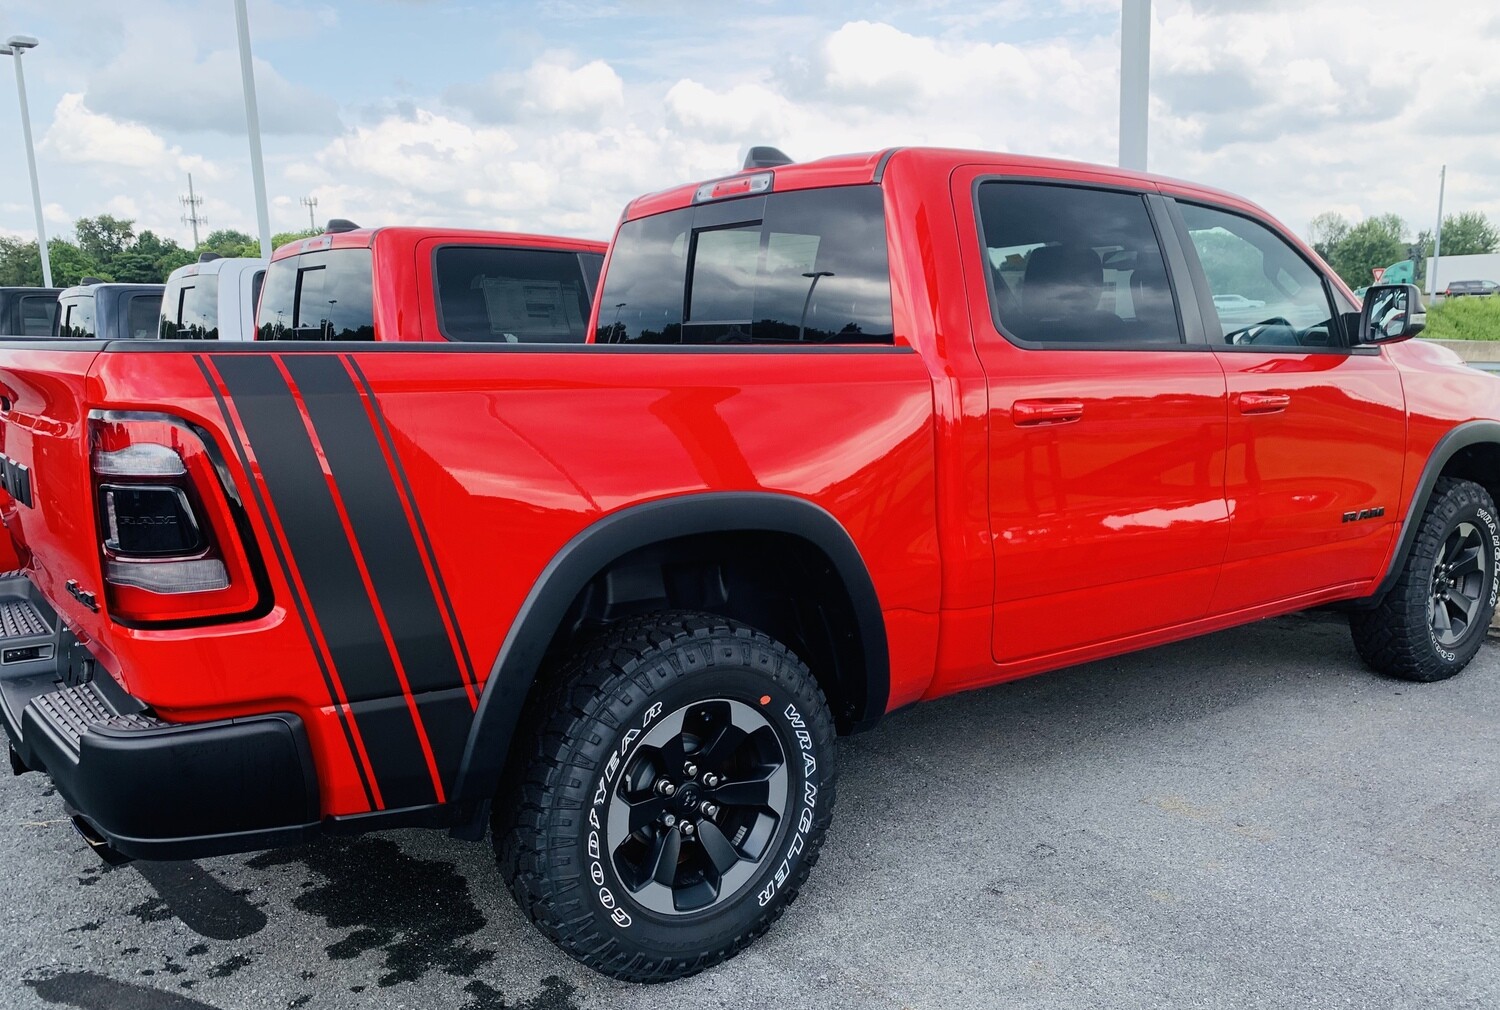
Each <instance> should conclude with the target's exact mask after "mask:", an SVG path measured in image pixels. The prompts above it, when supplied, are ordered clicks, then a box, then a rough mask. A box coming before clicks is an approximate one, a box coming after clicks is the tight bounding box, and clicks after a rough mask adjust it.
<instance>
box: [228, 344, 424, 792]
mask: <svg viewBox="0 0 1500 1010" xmlns="http://www.w3.org/2000/svg"><path fill="white" fill-rule="evenodd" d="M213 360H214V365H215V366H216V367H217V368H218V369H219V374H220V375H222V376H223V377H224V384H225V386H227V387H228V389H229V395H230V398H231V399H233V400H234V405H235V408H236V409H237V410H238V411H239V414H240V419H241V421H243V422H244V425H245V432H246V435H247V436H248V437H249V440H250V446H251V448H252V449H253V450H254V451H255V458H256V462H257V463H258V464H259V466H260V472H261V476H262V478H263V479H264V480H265V482H266V487H267V488H268V489H269V491H270V496H271V502H272V504H273V505H275V507H276V511H277V512H278V513H279V514H280V516H281V528H282V530H283V531H284V532H285V534H286V539H287V543H288V545H289V546H290V548H291V552H292V557H293V558H295V559H296V562H297V569H298V571H299V572H300V573H301V575H302V584H303V585H304V586H306V588H307V595H308V599H309V601H310V602H311V604H312V609H313V613H314V615H316V617H317V619H318V624H319V626H320V627H321V628H322V629H323V638H324V640H325V641H326V642H327V643H328V651H329V653H330V654H331V655H332V657H333V665H334V669H335V670H336V671H337V672H338V676H339V680H340V681H341V682H342V684H343V686H344V696H345V697H346V698H348V699H349V701H350V703H351V707H352V708H353V709H354V713H355V715H354V722H355V725H356V726H358V727H359V731H360V736H361V737H362V738H363V739H364V744H365V753H367V754H368V755H369V756H370V765H371V767H372V768H373V769H374V771H375V781H376V782H377V783H378V784H379V786H380V793H381V796H382V798H383V799H384V800H385V805H386V806H387V807H403V806H414V805H417V804H421V803H432V802H434V801H435V800H436V798H437V796H436V791H435V790H434V789H433V785H432V778H431V776H430V774H429V773H428V770H427V759H426V756H425V755H424V754H423V753H422V745H421V741H420V740H419V739H418V736H417V727H416V723H415V722H414V720H413V719H412V717H411V715H410V713H409V712H407V711H406V708H405V700H404V698H403V697H402V696H403V694H404V692H403V691H402V688H401V682H400V679H399V678H398V677H397V675H396V667H395V664H394V663H393V662H392V660H391V654H390V652H389V651H388V650H387V649H386V645H385V638H384V636H383V635H382V634H381V632H380V625H379V623H378V622H377V621H376V619H375V611H374V608H373V607H372V605H371V603H370V599H369V596H368V595H367V594H366V593H364V592H363V591H362V587H363V579H362V578H361V576H360V573H359V567H358V565H357V563H356V562H355V559H354V552H353V550H352V548H351V547H350V544H349V537H348V534H347V533H346V532H345V529H344V524H343V522H342V521H341V520H340V519H339V514H338V509H337V508H336V506H335V505H334V501H333V495H332V493H331V492H330V491H329V489H328V482H327V479H326V478H325V477H324V475H323V468H322V465H321V464H320V463H319V461H318V457H317V454H316V452H315V451H314V450H313V445H312V440H311V439H310V438H309V437H308V434H307V429H306V427H305V426H304V425H303V422H302V415H301V413H300V411H298V409H297V404H296V402H295V401H294V400H293V398H292V392H291V389H290V387H289V386H288V385H287V382H286V379H285V378H284V377H283V376H282V374H281V372H280V370H279V369H278V368H277V367H276V361H275V359H274V358H273V357H272V355H270V354H258V355H223V356H221V355H217V354H216V355H214V356H213ZM330 360H333V359H330ZM392 699H394V700H396V701H399V702H400V703H401V704H400V706H399V708H400V711H401V712H402V715H401V716H399V717H397V716H386V715H382V716H381V717H380V718H379V719H378V720H375V721H373V722H371V721H368V720H367V716H366V715H365V714H361V713H362V712H365V713H368V712H375V711H379V712H386V711H394V710H395V709H394V708H392V707H391V706H384V705H381V706H373V707H372V706H371V705H369V704H365V705H360V704H358V703H361V702H365V703H369V702H374V701H376V700H380V701H386V700H392Z"/></svg>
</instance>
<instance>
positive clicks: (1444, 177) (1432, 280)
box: [1427, 165, 1448, 298]
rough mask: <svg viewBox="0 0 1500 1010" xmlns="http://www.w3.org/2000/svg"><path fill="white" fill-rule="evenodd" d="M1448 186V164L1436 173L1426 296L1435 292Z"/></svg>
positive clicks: (1430, 295) (1441, 248)
mask: <svg viewBox="0 0 1500 1010" xmlns="http://www.w3.org/2000/svg"><path fill="white" fill-rule="evenodd" d="M1447 188H1448V166H1447V165H1444V166H1443V170H1442V171H1441V172H1439V173H1438V220H1437V231H1435V232H1433V233H1432V269H1431V270H1429V271H1428V272H1427V297H1429V298H1431V297H1432V296H1433V295H1435V294H1437V272H1438V257H1439V256H1441V255H1443V194H1444V191H1445V190H1446V189H1447Z"/></svg>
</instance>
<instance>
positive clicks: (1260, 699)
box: [0, 616, 1500, 1010]
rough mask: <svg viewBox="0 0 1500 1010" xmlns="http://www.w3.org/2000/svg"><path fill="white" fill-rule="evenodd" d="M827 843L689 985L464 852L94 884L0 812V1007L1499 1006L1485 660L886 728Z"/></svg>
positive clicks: (1026, 705)
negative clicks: (646, 973) (608, 973)
mask: <svg viewBox="0 0 1500 1010" xmlns="http://www.w3.org/2000/svg"><path fill="white" fill-rule="evenodd" d="M841 760H842V763H843V771H842V778H841V781H840V787H839V799H838V803H839V807H838V813H837V816H836V817H835V821H834V828H833V833H832V836H831V839H830V844H829V845H828V847H827V848H826V849H825V851H824V855H823V859H822V861H821V863H820V864H819V866H818V867H817V869H816V870H815V871H814V873H813V876H812V880H811V881H810V884H809V886H808V887H807V889H806V890H805V891H804V892H803V894H802V896H801V897H800V898H799V899H798V901H797V903H796V904H795V905H794V906H793V907H792V909H791V911H790V912H789V913H788V915H787V916H786V917H785V918H784V919H783V920H782V922H781V923H780V924H779V925H778V926H777V927H776V928H775V929H773V930H772V932H771V934H770V935H769V936H767V937H766V938H765V939H763V940H762V941H761V942H760V943H758V944H757V945H755V946H754V947H752V948H751V949H750V950H749V951H748V952H746V953H745V954H742V955H741V956H740V957H739V958H737V959H735V960H733V961H731V962H729V963H728V964H727V965H725V966H723V967H721V968H719V969H717V970H715V971H711V972H708V973H706V974H704V975H701V976H699V977H698V978H695V979H690V980H687V981H685V982H680V983H674V984H671V985H667V986H655V987H649V988H646V987H633V986H629V985H624V984H620V983H615V982H612V981H610V980H607V979H603V978H600V977H599V976H596V975H593V974H592V973H590V972H588V971H586V970H584V969H582V968H580V967H578V966H577V965H575V964H574V963H573V962H572V961H570V960H568V959H567V958H565V957H564V956H563V955H561V954H560V953H558V952H557V951H556V950H554V949H553V948H552V947H551V946H550V945H549V944H548V943H547V942H546V941H545V940H543V939H542V938H541V936H540V935H539V934H538V933H536V932H535V931H534V930H533V929H532V928H531V927H530V926H529V925H528V924H527V923H526V922H524V921H523V920H522V919H521V917H520V914H519V913H518V912H517V911H516V909H515V906H514V905H513V904H512V902H511V900H510V897H509V894H508V893H507V892H505V891H504V890H502V889H501V887H500V886H499V883H498V880H497V877H496V874H495V871H494V865H493V862H492V858H491V856H490V851H489V847H488V845H487V844H485V845H475V844H471V843H464V842H458V841H453V840H450V839H449V838H447V837H446V836H445V835H442V834H439V833H424V832H419V831H399V832H390V833H385V834H380V835H372V836H366V837H363V838H356V839H349V840H340V841H336V842H329V843H326V844H322V845H317V846H313V847H309V848H306V849H301V850H292V851H285V852H273V853H262V854H259V855H252V856H232V857H225V858H219V859H206V860H203V861H201V862H197V863H171V864H165V863H159V864H135V865H131V866H126V867H122V868H118V869H106V868H105V867H104V866H103V865H102V864H100V863H99V861H98V860H97V859H95V858H94V857H93V856H92V855H90V854H89V853H87V852H86V851H85V850H84V848H83V846H82V844H81V842H80V841H79V840H78V839H77V838H76V837H75V836H74V834H73V831H72V829H71V828H70V827H69V826H68V824H67V822H66V821H65V820H63V819H62V818H63V812H62V805H61V802H60V800H59V798H58V797H56V796H55V795H54V794H53V793H52V791H51V790H50V789H49V788H48V787H47V783H46V781H45V780H44V779H43V778H41V777H40V776H37V775H28V776H24V777H22V778H18V779H6V780H4V781H3V784H0V859H3V861H4V872H3V873H0V993H3V997H0V1005H3V1006H4V1007H6V1008H10V1007H18V1008H40V1007H52V1006H64V1007H78V1008H85V1010H148V1008H149V1010H202V1008H204V1007H211V1008H219V1010H231V1008H234V1010H237V1008H242V1007H246V1008H248V1007H256V1008H261V1007H268V1008H270V1007H274V1008H278V1010H279V1008H303V1007H305V1008H307V1010H317V1008H331V1007H361V1008H363V1007H378V1008H395V1007H413V1008H415V1007H421V1008H423V1010H435V1008H439V1007H441V1008H454V1010H498V1008H501V1007H511V1008H530V1010H572V1008H585V1007H606V1006H608V1007H620V1008H635V1007H640V1008H646V1007H650V1008H653V1010H666V1008H676V1007H684V1008H685V1007H718V1006H725V1007H731V1006H732V1007H745V1006H751V1007H818V1008H835V1007H861V1008H864V1007H874V1008H887V1007H889V1008H905V1007H911V1008H917V1007H924V1008H925V1007H934V1008H937V1007H941V1008H944V1010H951V1008H961V1010H962V1008H969V1007H992V1006H993V1007H1001V1006H1004V1007H1012V1006H1014V1007H1059V1008H1061V1007H1067V1008H1076V1007H1092V1006H1106V1007H1150V1008H1161V1007H1195V1008H1199V1007H1234V1008H1246V1007H1299V1008H1301V1007H1312V1006H1316V1007H1344V1006H1347V1007H1361V1008H1369V1007H1402V1008H1411V1007H1442V1008H1445V1010H1446V1008H1460V1007H1476V1008H1477V1007H1496V1006H1500V648H1497V647H1496V645H1495V644H1487V645H1486V646H1485V647H1484V649H1483V650H1482V651H1481V652H1480V655H1479V658H1478V659H1477V660H1476V661H1475V662H1474V664H1473V665H1472V666H1471V667H1470V668H1469V670H1468V671H1467V672H1466V673H1465V674H1464V675H1463V676H1461V677H1459V678H1458V679H1456V680H1454V681H1450V682H1448V683H1445V684H1436V685H1410V684H1403V683H1398V682H1394V681H1388V680H1382V679H1380V678H1378V677H1376V676H1374V675H1372V674H1370V673H1368V672H1366V671H1365V670H1364V669H1363V668H1362V667H1361V666H1360V665H1359V662H1358V660H1357V659H1356V658H1355V656H1354V653H1353V650H1352V648H1351V647H1350V646H1349V644H1348V635H1347V631H1346V630H1345V628H1344V625H1343V623H1342V622H1341V621H1339V620H1338V619H1336V618H1330V617H1322V616H1318V617H1313V616H1296V617H1289V618H1283V619H1280V620H1275V621H1268V622H1264V623H1261V624H1257V625H1254V626H1251V627H1248V628H1242V629H1238V630H1234V631H1229V632H1224V633H1221V634H1218V635H1214V636H1212V637H1209V638H1205V639H1200V640H1198V641H1195V642H1189V643H1183V644H1179V645H1174V646H1168V647H1164V648H1159V649H1154V650H1151V651H1149V652H1144V653H1139V654H1137V655H1134V656H1129V657H1124V658H1122V659H1117V660H1110V661H1107V662H1101V663H1095V664H1092V665H1089V666H1086V667H1079V668H1076V669H1072V670H1068V671H1064V672H1061V673H1057V674H1052V675H1049V676H1045V677H1040V678H1034V679H1031V680H1028V681H1022V682H1019V683H1016V684H1011V685H1006V686H1002V687H999V688H994V689H991V690H987V691H983V692H979V693H977V694H971V695H967V696H963V697H959V698H954V699H949V700H945V701H941V702H936V703H933V704H930V705H926V706H921V707H918V708H915V709H912V710H909V711H907V712H903V713H900V714H898V715H897V716H895V717H893V718H892V719H890V720H889V721H888V722H887V723H886V724H885V725H884V726H883V727H881V728H880V729H878V730H876V731H875V732H874V733H871V734H868V735H866V736H864V737H860V738H858V739H855V740H852V741H849V742H848V743H847V745H846V746H845V747H844V749H843V751H842V753H841Z"/></svg>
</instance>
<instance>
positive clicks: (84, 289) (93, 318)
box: [53, 278, 165, 340]
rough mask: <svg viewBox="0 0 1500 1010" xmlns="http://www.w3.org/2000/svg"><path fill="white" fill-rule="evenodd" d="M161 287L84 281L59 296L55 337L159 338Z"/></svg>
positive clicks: (105, 338) (73, 338) (158, 285)
mask: <svg viewBox="0 0 1500 1010" xmlns="http://www.w3.org/2000/svg"><path fill="white" fill-rule="evenodd" d="M164 289H165V286H164V285H161V284H113V283H109V282H105V281H91V280H90V279H89V278H84V282H83V283H82V284H78V285H75V286H73V287H71V288H66V289H64V290H63V291H62V292H61V293H60V294H59V295H58V296H57V319H56V321H55V323H54V327H55V328H54V330H53V334H54V335H55V336H59V337H66V338H69V339H72V340H121V339H123V340H144V339H149V338H152V337H155V336H156V335H157V329H158V326H157V323H158V318H159V316H160V313H161V299H162V291H163V290H164Z"/></svg>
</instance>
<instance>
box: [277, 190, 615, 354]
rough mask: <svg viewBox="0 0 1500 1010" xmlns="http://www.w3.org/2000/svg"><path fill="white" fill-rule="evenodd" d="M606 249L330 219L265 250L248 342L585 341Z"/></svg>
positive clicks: (521, 237)
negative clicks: (313, 232)
mask: <svg viewBox="0 0 1500 1010" xmlns="http://www.w3.org/2000/svg"><path fill="white" fill-rule="evenodd" d="M606 248H607V247H606V245H605V244H604V243H603V242H592V241H588V240H584V239H568V238H559V237H555V236H549V235H527V234H519V233H511V232H488V231H466V230H460V229H443V228H360V227H357V226H355V225H354V224H353V223H352V222H347V221H340V220H338V219H335V220H334V221H332V222H330V223H329V230H328V231H327V232H325V233H324V234H322V235H318V236H315V237H313V238H308V239H301V240H298V241H296V242H290V243H288V244H286V245H284V246H282V247H281V248H280V249H278V250H276V252H275V254H274V255H273V256H272V257H271V264H270V268H269V270H268V271H267V273H266V279H265V286H264V290H263V294H262V296H261V300H260V308H259V312H258V313H257V316H256V321H257V325H258V327H259V329H258V332H257V339H260V340H301V341H308V340H312V341H346V340H353V341H383V342H384V341H398V342H426V343H434V342H447V341H456V342H464V343H582V342H583V341H584V339H585V338H586V337H587V335H588V319H589V310H590V307H591V303H592V300H593V296H594V287H595V285H596V283H597V282H598V278H599V270H600V267H601V265H602V264H603V262H604V251H605V249H606Z"/></svg>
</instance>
